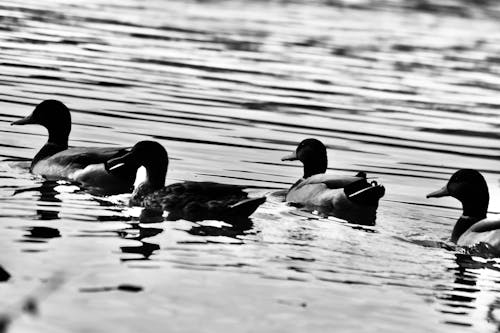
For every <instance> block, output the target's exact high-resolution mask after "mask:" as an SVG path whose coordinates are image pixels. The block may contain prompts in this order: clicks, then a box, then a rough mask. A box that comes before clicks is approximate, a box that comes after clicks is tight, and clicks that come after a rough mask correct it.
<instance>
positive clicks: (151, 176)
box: [107, 141, 266, 221]
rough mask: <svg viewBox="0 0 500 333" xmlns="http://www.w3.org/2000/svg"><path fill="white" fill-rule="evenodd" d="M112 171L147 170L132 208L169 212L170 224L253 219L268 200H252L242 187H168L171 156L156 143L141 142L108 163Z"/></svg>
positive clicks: (193, 184) (197, 184)
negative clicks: (187, 221)
mask: <svg viewBox="0 0 500 333" xmlns="http://www.w3.org/2000/svg"><path fill="white" fill-rule="evenodd" d="M107 165H108V168H109V169H111V170H119V169H120V168H122V167H129V166H134V167H135V168H137V167H139V166H144V167H145V168H146V180H145V181H144V182H143V183H142V184H140V185H138V186H137V187H136V188H135V189H134V192H133V193H132V196H131V198H130V205H132V206H142V207H147V208H152V209H161V210H165V211H168V212H169V216H168V219H169V220H177V219H181V218H182V219H186V220H190V221H199V220H206V219H217V220H224V221H227V220H234V219H239V218H246V217H248V216H250V215H251V214H252V213H253V212H254V211H255V210H256V209H257V208H258V207H259V206H260V205H261V204H262V203H264V202H265V201H266V199H265V197H261V198H249V197H248V194H247V193H246V192H244V191H243V187H242V186H238V185H228V184H219V183H213V182H192V181H188V182H183V183H176V184H172V185H169V186H166V187H165V186H164V184H165V177H166V173H167V169H168V154H167V152H166V150H165V148H163V146H162V145H160V144H159V143H157V142H155V141H141V142H138V143H137V144H136V145H135V146H134V147H133V148H132V151H131V152H130V153H128V154H126V155H124V156H122V157H119V158H115V159H112V160H110V161H108V162H107Z"/></svg>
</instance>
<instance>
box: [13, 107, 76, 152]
mask: <svg viewBox="0 0 500 333" xmlns="http://www.w3.org/2000/svg"><path fill="white" fill-rule="evenodd" d="M28 124H36V125H42V126H43V127H45V128H46V129H47V130H48V132H49V142H51V143H55V144H58V145H63V146H66V147H67V146H68V137H69V133H70V132H71V114H70V112H69V109H68V108H67V107H66V105H64V104H63V103H62V102H60V101H57V100H54V99H48V100H45V101H43V102H41V103H40V104H38V105H37V106H36V107H35V110H33V112H32V113H31V114H30V115H29V116H27V117H25V118H22V119H19V120H16V121H14V122H12V123H11V125H28Z"/></svg>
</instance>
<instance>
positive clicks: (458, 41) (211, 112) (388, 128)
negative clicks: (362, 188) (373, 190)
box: [0, 0, 500, 332]
mask: <svg viewBox="0 0 500 333" xmlns="http://www.w3.org/2000/svg"><path fill="white" fill-rule="evenodd" d="M380 3H382V4H381V5H371V2H363V1H355V2H353V1H350V2H345V3H342V2H338V3H337V2H330V3H326V2H320V1H314V2H313V1H311V2H294V1H198V2H196V1H189V2H185V1H177V0H173V1H160V0H156V1H148V2H143V1H138V0H126V1H112V0H111V1H110V0H107V1H102V0H91V1H86V2H85V3H82V2H80V1H75V0H54V1H20V0H9V1H4V2H2V4H1V5H0V12H1V15H0V43H1V49H0V68H1V71H0V88H1V89H0V107H1V111H0V133H1V138H2V143H1V146H2V149H1V152H0V158H1V160H2V161H1V162H0V178H1V179H2V182H1V184H0V229H1V233H0V241H1V244H2V245H3V250H2V254H1V255H0V264H1V265H2V267H4V268H5V269H6V270H7V271H8V272H9V273H10V275H11V276H10V278H9V279H8V280H7V281H5V282H2V283H0V294H1V295H2V297H1V299H0V310H1V311H2V313H5V312H9V311H10V312H11V313H19V311H18V310H16V309H18V308H19V307H20V306H22V304H23V302H25V300H26V298H29V297H34V298H35V299H36V301H37V306H36V309H34V310H36V311H31V312H35V313H38V314H37V315H31V314H27V313H24V314H23V315H21V316H19V317H16V318H15V320H14V321H13V322H12V325H11V326H10V331H12V332H42V331H44V332H68V331H71V332H88V331H92V332H110V331H120V332H137V331H141V332H157V331H158V330H159V329H167V330H168V331H172V332H192V331H195V330H196V331H198V332H213V331H238V332H256V331H268V332H283V331H288V332H304V331H306V330H308V331H317V332H324V331H332V330H335V331H339V332H342V331H352V332H373V331H384V332H401V331H402V330H405V331H415V332H421V331H424V330H425V331H428V332H456V331H457V330H460V331H464V332H495V331H497V329H498V327H499V325H500V313H499V308H500V298H499V295H500V294H499V293H498V290H499V285H498V283H499V282H500V273H499V270H500V265H499V263H500V262H499V261H497V260H496V259H484V258H480V257H471V256H469V255H467V254H464V253H463V251H462V250H460V249H454V248H452V247H451V246H450V245H449V244H448V243H447V239H448V237H449V235H450V233H451V229H452V226H453V223H454V221H455V220H456V218H457V217H458V215H459V214H460V210H459V209H458V207H459V205H458V202H455V201H454V200H452V199H442V200H426V199H425V194H426V193H428V192H430V191H432V190H435V189H437V188H439V187H441V186H442V185H443V184H444V183H445V181H446V180H447V179H448V178H449V176H450V174H451V173H453V172H454V171H455V170H456V169H458V168H475V169H478V170H481V171H482V172H483V174H484V175H485V177H486V179H487V181H488V183H489V185H490V193H491V197H492V202H491V204H490V211H491V212H492V213H495V212H500V204H499V203H498V202H499V201H498V199H497V198H498V197H499V196H500V193H499V192H500V191H499V186H498V184H499V182H498V180H499V178H500V177H499V170H500V162H499V157H500V146H499V144H498V143H499V137H500V130H499V127H500V118H499V117H498V108H499V107H500V98H499V97H498V96H499V90H500V79H499V78H498V77H499V76H498V74H499V73H500V61H499V59H500V58H499V57H498V53H499V51H500V24H499V23H498V20H497V19H496V18H495V16H497V13H498V11H497V9H496V8H491V7H481V6H479V5H477V6H476V7H466V6H464V5H462V4H461V2H458V1H457V2H454V1H450V2H446V3H444V4H439V5H437V6H431V5H429V6H423V5H419V6H413V8H410V7H412V6H409V5H408V4H409V3H410V2H403V4H399V5H398V4H397V2H391V1H386V2H380ZM48 98H55V99H59V100H61V101H63V102H64V103H65V104H67V105H68V107H69V108H70V109H71V110H72V116H73V130H72V133H71V136H70V145H72V146H89V145H93V146H118V145H132V144H134V143H135V142H137V141H138V140H143V139H154V140H157V141H159V142H161V143H162V144H163V145H164V146H165V147H166V148H167V149H168V151H169V155H170V156H171V163H170V169H169V173H168V181H169V182H174V181H179V180H211V181H218V182H225V183H238V184H245V185H248V186H250V187H252V189H251V192H252V193H253V194H255V195H261V194H266V195H268V196H269V199H268V201H267V202H266V203H265V204H264V205H263V206H262V207H261V208H260V209H259V210H258V211H257V212H256V213H255V214H254V215H253V217H252V224H251V225H248V226H245V227H239V228H238V227H231V226H229V225H225V224H223V223H220V222H215V221H207V222H203V223H192V222H187V221H177V222H162V223H145V222H141V221H139V219H138V215H139V212H138V211H137V210H134V209H129V208H127V206H126V196H117V197H111V198H102V197H95V196H92V195H90V194H88V193H86V192H85V191H81V190H80V189H79V188H77V187H75V186H73V185H68V184H65V183H53V182H45V181H44V180H43V179H40V178H38V177H35V176H33V175H31V174H29V172H28V165H29V160H30V159H31V158H32V157H33V156H34V154H35V153H36V152H37V150H38V149H39V148H40V147H41V146H42V144H43V142H44V141H45V140H46V133H45V130H44V129H43V128H40V127H37V126H23V127H10V126H9V124H10V122H12V121H13V120H15V119H18V118H20V117H23V116H25V115H27V114H28V113H30V112H31V111H32V109H33V108H34V106H35V105H36V104H38V103H39V102H40V101H42V100H44V99H48ZM306 137H316V138H319V139H321V140H322V141H323V142H324V143H325V144H327V146H328V149H329V168H330V170H329V172H332V173H338V174H346V175H352V174H354V173H356V172H357V171H360V170H363V171H366V172H367V173H368V174H369V175H370V176H372V177H375V178H376V180H377V181H379V182H381V183H383V184H384V185H385V186H386V189H387V191H386V196H385V197H384V199H383V200H382V201H381V204H380V208H379V212H378V219H377V224H376V225H375V226H373V227H360V226H356V225H351V224H348V223H344V222H342V221H338V220H335V219H333V218H330V219H324V218H320V217H318V216H316V215H314V214H310V213H306V212H301V211H298V210H296V209H295V208H293V207H288V206H287V205H285V204H284V203H283V202H282V197H281V196H280V195H279V194H275V192H276V191H278V190H283V189H286V188H287V187H288V186H289V185H290V184H292V183H293V182H295V181H296V179H297V178H298V177H299V176H300V175H301V168H300V166H299V165H298V164H295V163H290V162H281V161H280V158H281V156H283V155H284V154H286V153H288V152H289V151H291V150H293V149H295V146H296V144H297V143H298V142H299V141H301V140H302V139H304V138H306ZM16 311H17V312H16Z"/></svg>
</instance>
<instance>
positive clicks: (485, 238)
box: [427, 169, 500, 253]
mask: <svg viewBox="0 0 500 333" xmlns="http://www.w3.org/2000/svg"><path fill="white" fill-rule="evenodd" d="M447 196H451V197H453V198H455V199H457V200H458V201H460V202H461V203H462V210H463V211H462V216H460V217H459V218H458V220H457V222H456V223H455V226H454V227H453V231H452V233H451V241H452V242H454V243H456V244H457V245H459V246H476V245H479V244H485V245H487V246H488V247H489V250H492V251H495V252H496V253H500V219H499V218H496V219H495V218H487V216H486V215H487V211H488V205H489V200H490V195H489V192H488V184H487V183H486V181H485V180H484V177H483V176H482V175H481V174H480V173H479V172H478V171H476V170H472V169H461V170H458V171H457V172H455V173H454V174H453V175H452V176H451V178H450V180H449V181H448V183H447V184H446V185H445V186H444V187H443V188H441V189H439V190H437V191H434V192H432V193H429V194H427V198H440V197H447Z"/></svg>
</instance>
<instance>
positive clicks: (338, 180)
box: [300, 174, 366, 189]
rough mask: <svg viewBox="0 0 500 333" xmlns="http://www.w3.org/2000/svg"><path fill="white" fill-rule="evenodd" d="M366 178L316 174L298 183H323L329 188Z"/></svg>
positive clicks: (342, 186)
mask: <svg viewBox="0 0 500 333" xmlns="http://www.w3.org/2000/svg"><path fill="white" fill-rule="evenodd" d="M365 179H366V178H363V177H358V176H335V175H327V174H317V175H314V176H311V177H308V178H306V179H304V180H303V181H302V182H301V183H300V185H301V186H303V185H312V184H325V185H326V187H328V188H329V189H338V188H344V187H346V186H347V185H349V184H352V183H354V182H356V181H359V180H365Z"/></svg>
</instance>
